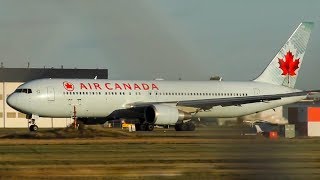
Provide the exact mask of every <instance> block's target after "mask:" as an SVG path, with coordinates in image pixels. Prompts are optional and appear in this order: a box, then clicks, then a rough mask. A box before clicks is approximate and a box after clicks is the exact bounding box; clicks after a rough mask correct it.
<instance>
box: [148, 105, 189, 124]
mask: <svg viewBox="0 0 320 180" xmlns="http://www.w3.org/2000/svg"><path fill="white" fill-rule="evenodd" d="M144 115H145V119H146V121H147V122H148V123H151V124H159V125H169V124H176V122H177V121H179V120H187V119H191V114H189V113H186V112H184V111H181V110H178V109H177V108H176V107H171V106H167V105H151V106H149V107H147V108H145V111H144Z"/></svg>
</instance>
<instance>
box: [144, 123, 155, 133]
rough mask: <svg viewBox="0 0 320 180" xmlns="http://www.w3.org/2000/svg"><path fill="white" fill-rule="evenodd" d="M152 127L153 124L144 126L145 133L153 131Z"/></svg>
mask: <svg viewBox="0 0 320 180" xmlns="http://www.w3.org/2000/svg"><path fill="white" fill-rule="evenodd" d="M153 129H154V125H153V124H146V131H153Z"/></svg>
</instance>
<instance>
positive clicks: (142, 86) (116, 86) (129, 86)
mask: <svg viewBox="0 0 320 180" xmlns="http://www.w3.org/2000/svg"><path fill="white" fill-rule="evenodd" d="M80 90H110V91H111V90H145V91H147V90H159V88H158V86H157V85H156V84H154V83H104V84H100V83H80Z"/></svg>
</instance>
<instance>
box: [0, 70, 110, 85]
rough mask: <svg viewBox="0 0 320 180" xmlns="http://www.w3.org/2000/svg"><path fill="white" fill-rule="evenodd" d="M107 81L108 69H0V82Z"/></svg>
mask: <svg viewBox="0 0 320 180" xmlns="http://www.w3.org/2000/svg"><path fill="white" fill-rule="evenodd" d="M96 76H97V77H98V79H108V69H54V68H50V69H46V68H0V81H1V82H26V81H30V80H34V79H41V78H75V79H80V78H92V79H93V78H94V77H96Z"/></svg>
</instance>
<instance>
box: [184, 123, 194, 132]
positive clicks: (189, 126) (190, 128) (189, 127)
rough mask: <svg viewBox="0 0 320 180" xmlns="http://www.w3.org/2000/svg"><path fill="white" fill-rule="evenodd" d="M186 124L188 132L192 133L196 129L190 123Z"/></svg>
mask: <svg viewBox="0 0 320 180" xmlns="http://www.w3.org/2000/svg"><path fill="white" fill-rule="evenodd" d="M186 124H187V130H188V131H194V130H195V129H196V125H194V124H193V123H192V122H187V123H186Z"/></svg>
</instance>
